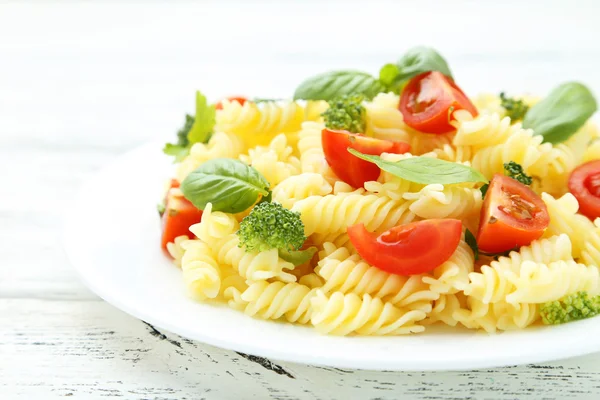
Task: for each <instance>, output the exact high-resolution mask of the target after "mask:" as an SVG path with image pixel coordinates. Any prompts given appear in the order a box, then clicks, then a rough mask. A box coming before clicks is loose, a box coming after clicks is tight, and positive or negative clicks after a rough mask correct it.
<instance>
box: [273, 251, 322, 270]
mask: <svg viewBox="0 0 600 400" xmlns="http://www.w3.org/2000/svg"><path fill="white" fill-rule="evenodd" d="M316 252H317V248H316V247H309V248H308V249H306V250H281V249H280V250H279V257H281V258H282V259H283V260H285V261H287V262H290V263H292V264H294V266H295V267H297V266H298V265H302V264H304V263H306V262H308V261H309V260H310V259H311V258H313V256H314V255H315V253H316Z"/></svg>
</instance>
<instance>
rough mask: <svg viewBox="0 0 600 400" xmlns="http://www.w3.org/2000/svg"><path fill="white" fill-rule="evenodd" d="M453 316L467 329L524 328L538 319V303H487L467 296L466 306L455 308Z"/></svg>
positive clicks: (504, 329)
mask: <svg viewBox="0 0 600 400" xmlns="http://www.w3.org/2000/svg"><path fill="white" fill-rule="evenodd" d="M453 317H454V318H455V319H456V320H457V321H458V322H460V323H461V324H462V325H464V326H465V327H467V328H469V329H483V330H485V331H486V332H488V333H495V332H496V331H497V330H503V331H507V330H515V329H524V328H526V327H527V326H529V325H531V324H533V323H535V322H536V321H537V320H539V318H540V313H539V305H538V304H528V303H517V304H510V303H507V302H505V301H499V302H496V303H489V304H488V303H483V302H482V301H480V300H478V299H475V298H472V297H468V298H467V307H466V308H460V309H458V310H455V311H454V313H453Z"/></svg>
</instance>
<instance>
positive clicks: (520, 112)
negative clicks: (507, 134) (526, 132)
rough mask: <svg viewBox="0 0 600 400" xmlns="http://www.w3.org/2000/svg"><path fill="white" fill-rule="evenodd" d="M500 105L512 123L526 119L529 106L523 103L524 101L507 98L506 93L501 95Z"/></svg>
mask: <svg viewBox="0 0 600 400" xmlns="http://www.w3.org/2000/svg"><path fill="white" fill-rule="evenodd" d="M500 101H501V103H500V105H501V106H502V108H504V109H505V110H506V115H507V116H508V117H510V119H511V120H512V121H518V120H520V119H523V117H525V114H526V113H527V110H529V106H528V105H527V104H525V103H524V102H523V100H520V99H519V100H517V99H514V98H512V97H506V96H505V95H504V92H502V93H500Z"/></svg>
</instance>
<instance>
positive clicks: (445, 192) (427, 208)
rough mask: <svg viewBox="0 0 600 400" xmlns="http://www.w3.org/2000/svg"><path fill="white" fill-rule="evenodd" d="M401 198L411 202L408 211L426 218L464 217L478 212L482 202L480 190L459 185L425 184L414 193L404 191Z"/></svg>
mask: <svg viewBox="0 0 600 400" xmlns="http://www.w3.org/2000/svg"><path fill="white" fill-rule="evenodd" d="M402 198H403V199H405V200H408V201H411V202H412V204H411V205H410V207H409V209H410V211H412V212H413V213H414V214H415V215H416V216H418V217H421V218H426V219H431V218H456V219H465V218H468V217H469V216H471V215H473V214H478V213H479V211H480V210H481V205H482V204H483V198H482V195H481V190H479V189H474V188H469V187H464V186H461V185H446V186H444V185H441V184H432V185H427V186H425V187H424V188H423V189H421V190H420V191H418V192H416V193H413V192H409V193H404V194H403V195H402Z"/></svg>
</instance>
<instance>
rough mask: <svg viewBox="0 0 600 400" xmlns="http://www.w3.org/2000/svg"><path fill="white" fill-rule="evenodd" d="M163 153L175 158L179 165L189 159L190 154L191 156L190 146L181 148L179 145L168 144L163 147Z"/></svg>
mask: <svg viewBox="0 0 600 400" xmlns="http://www.w3.org/2000/svg"><path fill="white" fill-rule="evenodd" d="M163 153H165V154H166V155H168V156H173V157H175V160H174V162H176V163H177V162H180V161H182V160H183V159H184V158H186V157H187V155H188V154H190V146H179V145H177V144H173V143H167V144H165V147H163Z"/></svg>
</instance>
